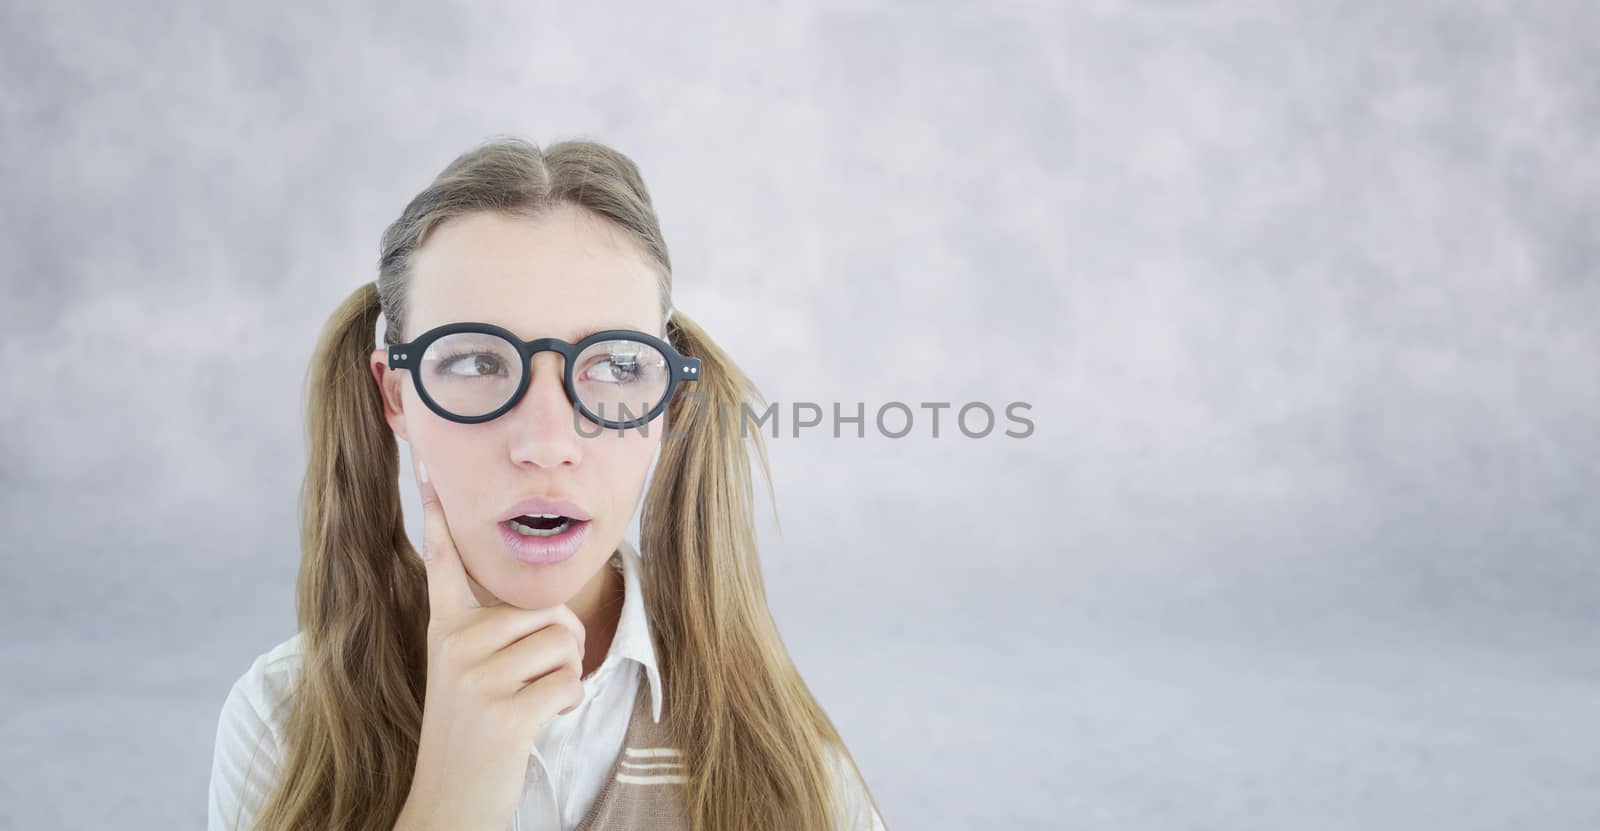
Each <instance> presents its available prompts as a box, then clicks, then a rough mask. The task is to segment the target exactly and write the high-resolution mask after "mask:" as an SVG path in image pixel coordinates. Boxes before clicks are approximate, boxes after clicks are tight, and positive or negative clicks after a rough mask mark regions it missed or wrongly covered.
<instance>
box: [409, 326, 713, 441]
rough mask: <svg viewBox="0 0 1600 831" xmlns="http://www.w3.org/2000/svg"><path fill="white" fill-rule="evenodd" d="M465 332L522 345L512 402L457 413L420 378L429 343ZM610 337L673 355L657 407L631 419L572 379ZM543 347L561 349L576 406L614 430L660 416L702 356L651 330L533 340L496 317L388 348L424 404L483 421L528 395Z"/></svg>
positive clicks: (462, 420)
mask: <svg viewBox="0 0 1600 831" xmlns="http://www.w3.org/2000/svg"><path fill="white" fill-rule="evenodd" d="M465 332H471V333H475V334H481V335H497V336H499V337H501V338H504V339H505V340H506V341H507V342H508V343H510V344H511V345H512V346H514V347H516V350H517V354H518V355H520V356H521V357H522V377H521V378H520V379H519V380H518V382H517V389H516V391H515V392H513V393H512V394H511V397H510V398H509V399H507V400H506V403H505V404H503V405H501V406H500V408H499V409H497V410H494V411H493V412H489V413H485V414H483V415H480V416H463V415H458V414H456V413H452V412H450V411H449V410H447V409H445V407H444V406H443V405H441V404H439V403H438V402H437V401H434V400H433V396H431V395H428V387H427V385H426V384H423V383H420V382H419V381H418V377H417V374H416V372H417V369H418V366H417V365H418V362H420V361H421V360H422V356H423V355H424V354H425V353H426V352H427V351H428V347H430V346H432V345H433V342H434V341H436V340H439V339H440V338H443V337H445V336H447V335H456V334H461V333H465ZM606 340H632V341H639V342H642V343H644V344H645V345H647V346H650V347H651V348H653V349H655V350H656V351H658V352H660V353H661V354H662V356H663V357H665V358H666V359H667V367H668V369H669V370H670V372H669V374H668V376H667V389H666V391H665V392H663V393H662V395H661V401H660V402H659V403H657V404H656V405H655V407H653V408H651V410H650V411H649V412H648V413H645V414H644V415H642V416H639V417H637V418H632V419H629V420H627V421H618V420H616V419H606V418H601V417H599V416H598V415H596V414H594V413H592V412H590V411H589V408H588V406H586V405H585V404H584V403H583V400H582V399H581V398H579V396H578V387H577V385H576V384H575V383H574V382H573V380H572V366H573V364H574V363H575V362H576V361H577V358H578V356H579V355H581V354H583V350H585V349H587V348H589V347H590V346H593V345H594V344H596V343H599V342H601V341H606ZM540 352H555V353H558V354H560V355H561V357H562V361H561V375H562V385H563V386H564V387H565V388H566V392H567V400H568V401H569V402H571V404H572V406H573V408H574V409H576V410H577V411H578V412H580V413H582V414H583V415H584V417H586V418H588V419H589V420H591V421H594V422H595V423H597V424H599V425H601V426H602V427H604V428H609V429H613V430H626V429H628V428H630V427H638V426H641V425H644V424H648V423H649V422H650V421H651V420H653V419H654V418H655V417H656V416H658V415H661V413H662V412H663V411H665V410H666V409H667V405H668V404H670V403H672V397H673V395H674V394H676V393H677V391H678V384H679V383H681V382H683V381H693V380H695V379H697V378H699V377H700V359H699V358H691V357H689V356H687V355H684V354H683V353H681V352H679V351H678V350H677V349H676V348H675V347H673V345H672V344H670V343H667V342H666V341H664V340H662V339H660V338H658V337H656V336H654V335H651V334H649V333H647V332H640V331H638V330H635V329H605V330H603V331H599V332H595V333H593V334H589V335H585V336H584V337H583V338H582V339H581V340H579V341H578V342H576V343H569V342H567V341H565V340H562V339H561V338H534V339H533V340H523V339H521V338H519V337H517V336H516V334H514V333H513V332H511V330H509V329H506V328H504V327H501V326H496V325H494V324H493V323H478V322H460V323H446V324H443V325H441V326H435V327H434V328H432V329H429V330H428V331H426V332H423V333H422V334H420V335H418V336H416V337H415V338H412V339H411V340H409V341H407V342H405V343H397V344H390V345H389V349H388V365H389V368H390V369H405V370H410V371H411V373H412V375H411V380H412V383H413V384H414V385H415V386H416V388H417V395H419V396H420V397H421V398H422V402H423V403H424V404H427V405H428V409H430V410H432V411H433V412H434V413H435V414H436V415H438V416H439V417H440V418H444V419H447V420H449V421H454V422H456V423H457V424H481V423H483V422H485V421H493V420H494V419H497V418H499V417H500V416H502V415H505V414H506V413H507V412H510V411H511V409H512V408H513V407H515V406H517V404H518V403H519V402H521V401H522V396H523V395H525V394H526V393H527V391H528V387H529V386H531V385H532V382H533V356H534V355H537V354H539V353H540ZM412 353H415V354H416V357H414V358H413V357H412Z"/></svg>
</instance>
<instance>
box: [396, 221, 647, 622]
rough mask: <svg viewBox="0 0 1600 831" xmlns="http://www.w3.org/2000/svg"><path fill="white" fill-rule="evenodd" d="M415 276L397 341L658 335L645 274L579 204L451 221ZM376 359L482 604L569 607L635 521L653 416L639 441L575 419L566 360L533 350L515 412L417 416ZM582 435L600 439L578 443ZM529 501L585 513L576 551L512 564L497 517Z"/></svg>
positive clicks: (410, 390)
mask: <svg viewBox="0 0 1600 831" xmlns="http://www.w3.org/2000/svg"><path fill="white" fill-rule="evenodd" d="M412 267H413V273H412V278H411V287H410V298H409V299H410V309H409V314H410V319H409V320H408V321H407V323H406V327H407V331H406V334H405V337H406V338H408V339H409V338H414V337H416V336H417V335H418V334H420V333H422V332H425V331H427V330H429V329H431V328H433V327H435V326H440V325H443V324H445V323H454V322H461V321H477V322H483V323H493V324H496V325H499V326H502V327H504V328H506V329H509V330H511V332H513V333H514V334H516V335H517V336H518V337H520V338H522V339H523V340H532V339H534V338H544V337H557V338H562V339H564V340H566V341H568V342H576V341H577V340H579V339H580V338H581V337H582V336H583V335H585V334H587V333H589V332H592V331H596V330H600V329H635V330H638V331H641V332H647V333H650V334H653V335H657V336H658V337H659V336H661V335H662V332H661V329H660V326H659V323H660V319H661V318H660V314H661V309H660V301H659V299H658V298H659V295H658V293H657V292H658V290H657V283H656V279H657V278H656V275H655V272H654V271H653V270H652V269H651V268H650V267H649V266H648V265H647V264H646V262H645V260H644V259H642V258H641V257H640V256H639V255H638V254H636V253H635V252H634V249H633V248H632V247H631V245H630V243H629V242H628V241H627V239H626V238H625V237H624V236H623V234H622V232H620V231H616V230H613V229H612V228H611V226H609V225H608V224H607V223H606V221H605V220H603V219H600V218H598V217H595V216H593V215H591V214H589V213H587V212H585V211H584V210H582V209H580V208H575V207H571V206H563V207H561V208H558V209H556V210H554V211H552V212H550V213H547V214H545V215H544V216H542V217H541V218H540V219H538V220H537V221H534V220H529V219H526V218H522V217H510V216H505V215H502V214H498V213H475V214H470V215H467V216H463V217H458V218H455V219H452V220H450V221H448V222H446V223H444V224H443V225H441V226H438V227H436V228H435V229H434V230H433V232H432V233H431V234H430V236H429V237H428V238H427V240H426V241H425V242H424V243H423V245H422V246H421V247H420V248H418V249H417V251H416V253H415V255H414V257H413V259H412ZM385 358H386V353H385V351H384V350H381V349H379V350H375V351H374V352H373V356H372V371H373V374H374V376H375V377H376V378H377V379H378V383H379V385H380V387H381V388H382V390H383V392H384V401H385V409H386V413H387V419H388V422H389V425H390V427H391V428H393V430H394V432H395V435H396V436H398V437H400V438H401V439H404V440H405V441H406V442H407V443H408V444H409V445H410V447H411V454H412V458H413V459H417V458H420V459H421V460H422V461H423V462H425V463H426V464H427V466H428V477H429V479H431V480H432V482H433V484H434V488H435V489H436V490H437V491H438V494H439V502H440V504H441V505H442V506H443V508H444V513H445V517H446V520H447V521H448V522H449V525H450V535H451V536H452V537H453V538H454V539H455V542H456V546H457V548H458V549H459V550H460V552H461V559H462V562H463V563H464V564H465V566H466V569H467V572H468V574H469V576H470V577H471V578H472V582H473V584H474V585H473V591H474V593H476V594H477V595H478V597H479V599H480V601H484V602H492V601H493V600H495V599H498V600H500V601H502V602H505V603H510V604H512V605H514V606H520V607H523V608H530V609H531V608H543V607H546V606H552V605H555V604H558V603H566V602H567V601H568V600H570V599H572V598H573V596H574V595H576V594H577V593H578V591H579V590H580V589H581V588H583V587H584V585H585V584H586V583H587V582H588V581H589V579H590V578H591V577H592V576H594V575H595V573H596V572H597V570H598V569H599V568H600V567H601V566H602V565H603V564H604V563H605V561H606V559H607V558H609V557H610V555H611V553H612V551H614V550H615V549H616V546H617V543H618V542H619V541H620V540H621V539H622V534H623V532H624V531H626V530H627V527H628V524H629V522H630V521H631V520H632V519H633V513H634V510H635V508H636V507H637V506H638V503H639V496H640V494H641V492H642V491H643V487H644V480H645V474H646V472H647V471H648V470H649V467H650V461H651V459H652V458H653V456H654V454H655V451H656V449H657V447H658V446H659V444H660V441H661V433H662V430H663V429H664V421H663V417H662V416H657V417H656V419H655V420H654V421H652V422H651V423H650V425H649V430H648V432H649V435H648V436H646V435H643V434H642V431H640V430H639V429H628V430H626V431H624V433H623V435H620V436H619V435H618V433H617V431H616V430H615V429H605V430H601V429H600V427H599V426H598V425H596V424H594V423H592V422H575V421H574V414H573V406H572V403H571V402H570V401H568V400H567V396H566V392H565V388H564V386H563V383H562V371H563V367H562V362H563V361H564V360H565V359H564V358H563V357H562V356H561V355H560V354H558V353H555V352H540V353H537V354H535V355H534V356H533V363H532V371H533V377H532V378H531V379H530V381H529V385H528V390H527V394H526V395H525V396H524V397H523V398H522V400H521V401H519V402H517V405H516V406H515V407H513V408H512V409H511V410H509V411H507V412H506V413H504V414H503V415H501V416H500V417H498V418H496V419H493V420H491V421H486V422H482V423H478V424H461V423H458V422H453V421H450V420H448V419H445V418H441V417H440V416H438V415H437V414H436V413H434V412H433V411H432V410H430V409H428V407H427V405H425V404H424V403H423V402H422V399H421V398H420V397H418V395H417V390H416V386H415V383H414V381H413V380H412V379H411V372H410V370H398V371H397V370H391V369H389V368H388V367H387V365H386V360H385ZM579 418H581V416H579ZM580 426H581V427H583V431H584V434H595V433H597V432H598V435H584V434H580V433H579V432H578V428H579V427H580ZM530 497H549V498H553V499H565V500H568V501H570V502H572V503H574V504H576V505H578V506H579V507H580V508H581V509H583V510H584V511H585V512H586V513H587V514H588V515H589V516H590V517H591V520H590V523H589V528H588V530H587V533H586V534H585V537H584V539H583V542H582V544H581V546H580V547H579V549H578V552H577V553H576V554H574V555H573V556H571V557H569V558H567V559H566V560H563V561H561V562H558V563H552V564H540V565H535V564H528V563H525V562H523V561H521V560H518V559H517V558H515V557H513V556H512V555H511V553H510V552H509V551H508V550H507V548H506V546H505V543H504V542H503V541H502V539H501V533H502V531H501V529H500V527H499V525H500V518H501V517H502V516H503V515H504V514H505V513H506V511H507V510H508V509H509V508H511V506H512V505H513V504H514V503H516V502H519V501H521V500H523V499H527V498H530Z"/></svg>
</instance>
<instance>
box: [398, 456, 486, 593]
mask: <svg viewBox="0 0 1600 831" xmlns="http://www.w3.org/2000/svg"><path fill="white" fill-rule="evenodd" d="M415 473H416V476H417V493H418V494H419V495H420V496H421V497H422V560H423V565H424V566H425V567H426V568H427V571H428V618H429V620H453V619H455V618H457V617H460V616H461V615H462V614H463V613H465V612H467V611H468V610H470V609H477V608H481V607H482V604H481V603H479V602H478V598H477V596H476V595H474V594H473V593H472V588H471V587H470V586H468V585H467V570H466V567H465V566H463V565H462V564H461V554H460V553H459V552H458V551H457V550H456V543H455V539H454V538H452V537H451V536H450V525H449V523H448V522H446V521H445V518H444V507H443V506H442V505H440V504H439V493H438V491H436V490H434V487H433V483H432V482H430V481H428V472H427V468H426V467H425V466H424V465H423V464H422V462H421V461H418V462H417V470H416V471H415Z"/></svg>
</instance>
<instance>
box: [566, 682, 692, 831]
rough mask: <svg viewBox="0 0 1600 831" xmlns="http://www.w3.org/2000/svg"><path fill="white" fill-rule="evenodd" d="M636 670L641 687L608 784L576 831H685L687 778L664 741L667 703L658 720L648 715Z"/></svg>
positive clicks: (645, 690) (646, 691)
mask: <svg viewBox="0 0 1600 831" xmlns="http://www.w3.org/2000/svg"><path fill="white" fill-rule="evenodd" d="M638 670H639V692H638V693H637V694H635V695H634V697H633V715H632V716H631V717H630V718H629V721H628V730H627V732H626V733H625V734H624V735H623V738H622V752H621V753H619V754H617V759H616V761H614V762H612V763H611V772H610V774H609V775H608V776H607V777H606V783H605V785H604V786H602V787H601V789H600V795H599V796H597V797H595V800H594V804H593V805H591V806H589V812H588V813H587V814H584V817H583V820H582V821H580V822H579V823H578V828H577V831H612V829H617V831H621V829H630V831H631V830H632V829H639V831H657V829H662V831H679V829H683V831H687V829H688V827H689V821H688V818H687V815H686V813H685V811H684V806H683V795H682V788H683V783H684V782H685V781H686V779H687V775H686V774H687V771H686V770H685V769H684V765H683V761H684V760H683V753H682V752H681V751H680V750H679V749H677V748H675V747H669V746H668V745H667V738H666V736H667V731H666V724H667V719H668V718H669V717H670V713H669V712H668V709H667V707H665V706H663V707H662V708H661V723H660V724H657V723H656V722H655V719H653V718H651V717H650V685H649V684H648V683H646V682H645V678H644V667H638Z"/></svg>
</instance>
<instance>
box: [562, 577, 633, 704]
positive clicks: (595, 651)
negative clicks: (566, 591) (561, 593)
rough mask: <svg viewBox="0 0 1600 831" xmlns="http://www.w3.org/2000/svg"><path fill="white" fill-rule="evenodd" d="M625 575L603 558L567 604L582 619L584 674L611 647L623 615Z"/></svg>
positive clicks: (598, 661)
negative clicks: (598, 568) (591, 575)
mask: <svg viewBox="0 0 1600 831" xmlns="http://www.w3.org/2000/svg"><path fill="white" fill-rule="evenodd" d="M622 595H623V580H622V575H621V574H618V573H617V570H616V569H614V568H612V567H611V563H610V562H603V563H601V565H600V570H599V571H598V572H596V573H595V575H594V576H593V577H591V578H589V582H588V583H585V584H584V586H583V588H581V589H579V590H578V593H577V594H575V595H573V596H572V599H571V600H569V601H567V608H569V609H571V610H572V612H573V614H575V615H577V616H578V620H580V621H582V622H583V644H584V646H583V677H584V678H588V677H589V675H590V674H591V673H593V672H594V671H595V670H597V669H599V668H600V664H601V663H603V662H604V661H605V659H606V654H607V653H609V652H610V651H611V639H612V637H614V636H615V635H616V633H617V623H618V621H620V620H621V618H622Z"/></svg>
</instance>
